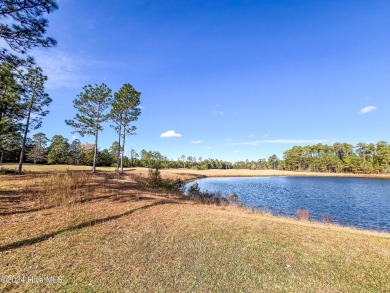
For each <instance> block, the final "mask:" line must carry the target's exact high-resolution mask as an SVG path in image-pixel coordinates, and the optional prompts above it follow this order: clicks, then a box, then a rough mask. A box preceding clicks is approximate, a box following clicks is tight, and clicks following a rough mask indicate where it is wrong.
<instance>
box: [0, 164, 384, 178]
mask: <svg viewBox="0 0 390 293" xmlns="http://www.w3.org/2000/svg"><path fill="white" fill-rule="evenodd" d="M1 167H4V168H11V169H15V168H17V163H3V164H0V168H1ZM91 168H92V167H91V166H76V165H40V164H27V163H26V164H23V169H24V170H26V171H31V172H50V171H66V170H71V171H83V170H85V171H88V170H91ZM97 169H98V171H114V170H115V167H98V168H97ZM125 171H126V173H147V172H148V168H144V167H134V168H125ZM160 172H161V174H162V175H165V176H168V177H169V175H176V176H177V175H186V176H188V177H192V178H193V179H195V178H202V177H222V178H223V177H273V176H289V177H343V178H372V179H390V174H354V173H321V172H308V171H302V172H301V171H281V170H248V169H208V170H194V169H160Z"/></svg>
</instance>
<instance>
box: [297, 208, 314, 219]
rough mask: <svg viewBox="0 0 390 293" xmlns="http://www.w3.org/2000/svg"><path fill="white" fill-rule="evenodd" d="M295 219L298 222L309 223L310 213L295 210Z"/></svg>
mask: <svg viewBox="0 0 390 293" xmlns="http://www.w3.org/2000/svg"><path fill="white" fill-rule="evenodd" d="M297 218H298V220H300V221H310V220H311V213H310V211H308V210H297Z"/></svg>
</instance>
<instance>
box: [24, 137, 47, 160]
mask: <svg viewBox="0 0 390 293" xmlns="http://www.w3.org/2000/svg"><path fill="white" fill-rule="evenodd" d="M48 141H49V139H48V138H47V137H46V134H44V133H42V132H38V133H36V134H34V135H33V138H32V144H33V147H32V149H31V151H30V152H29V153H28V155H27V156H28V158H29V159H30V160H32V161H33V162H34V164H36V163H42V162H45V161H46V159H47V157H46V155H47V143H48Z"/></svg>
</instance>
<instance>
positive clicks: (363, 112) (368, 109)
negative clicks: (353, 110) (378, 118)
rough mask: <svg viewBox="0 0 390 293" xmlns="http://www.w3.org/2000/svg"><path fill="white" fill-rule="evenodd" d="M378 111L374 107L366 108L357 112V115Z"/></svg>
mask: <svg viewBox="0 0 390 293" xmlns="http://www.w3.org/2000/svg"><path fill="white" fill-rule="evenodd" d="M376 109H378V107H376V106H367V107H364V108H363V109H361V110H360V111H359V114H367V113H370V112H372V111H375V110H376Z"/></svg>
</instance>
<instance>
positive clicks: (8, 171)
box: [0, 167, 18, 175]
mask: <svg viewBox="0 0 390 293" xmlns="http://www.w3.org/2000/svg"><path fill="white" fill-rule="evenodd" d="M8 174H18V170H16V169H9V168H4V167H1V168H0V175H8Z"/></svg>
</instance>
